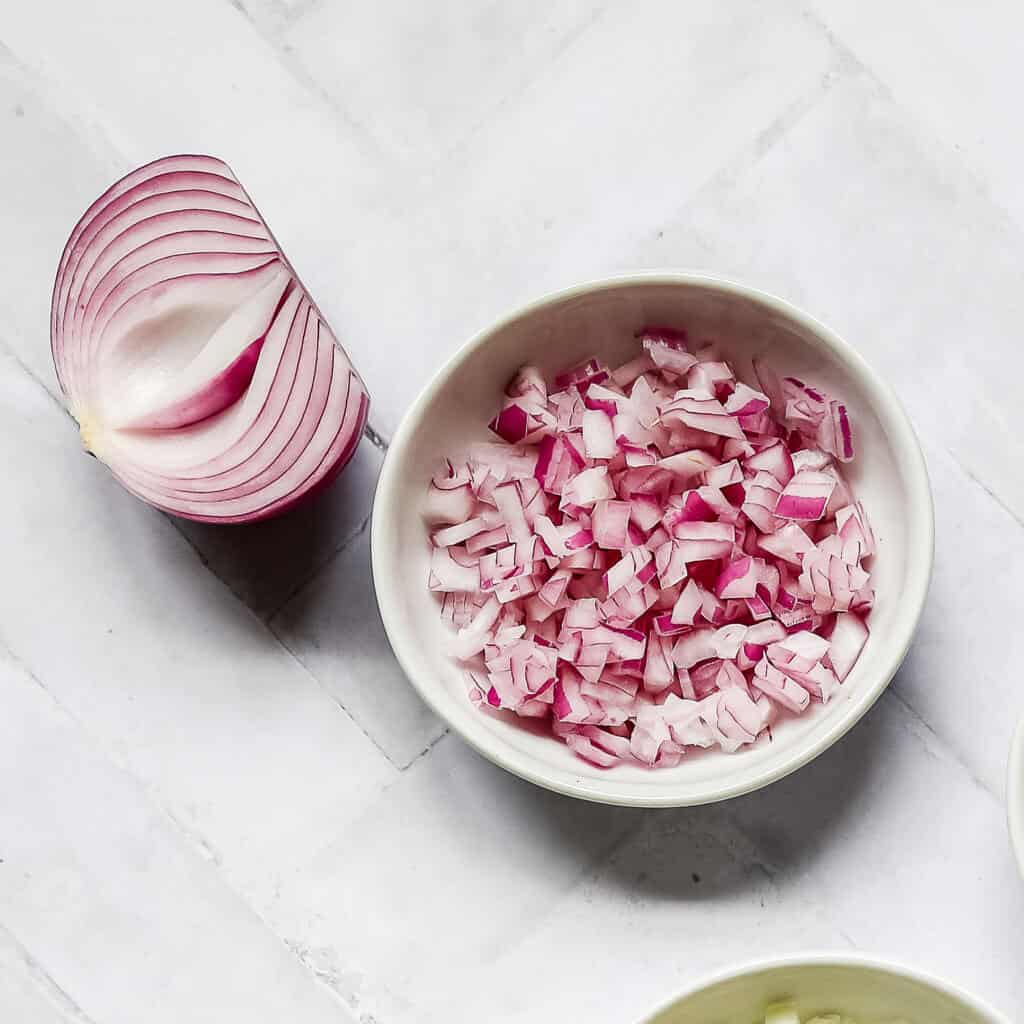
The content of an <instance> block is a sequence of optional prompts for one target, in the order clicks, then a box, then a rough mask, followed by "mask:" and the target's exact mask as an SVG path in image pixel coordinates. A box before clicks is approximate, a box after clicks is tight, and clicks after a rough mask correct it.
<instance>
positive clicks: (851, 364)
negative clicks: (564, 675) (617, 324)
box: [371, 271, 934, 807]
mask: <svg viewBox="0 0 1024 1024" xmlns="http://www.w3.org/2000/svg"><path fill="white" fill-rule="evenodd" d="M652 284H653V285H665V286H672V285H691V286H698V287H700V286H706V287H708V288H710V289H712V290H716V291H719V292H722V293H725V294H727V295H733V296H735V297H737V298H742V299H746V300H751V301H754V302H756V303H759V304H761V305H763V306H765V307H766V308H767V309H769V310H771V311H774V312H775V313H778V314H780V315H781V316H782V317H783V318H785V319H788V320H790V321H792V322H794V323H795V324H797V325H799V326H801V327H802V328H803V329H804V330H805V331H807V332H808V333H810V334H813V335H814V336H815V338H816V340H817V341H820V342H821V343H822V344H823V345H824V346H825V347H826V348H827V349H830V350H831V353H832V355H833V356H835V357H836V358H837V359H838V360H839V361H840V362H841V363H842V364H843V365H844V368H845V369H847V370H849V371H850V372H851V373H852V374H853V375H854V376H855V377H857V378H859V381H860V383H861V384H862V385H863V386H864V387H865V389H867V390H870V391H871V392H872V393H873V395H874V396H875V400H876V401H877V402H878V404H879V405H880V406H881V407H882V408H883V409H884V410H885V412H886V415H887V417H888V418H889V420H890V421H891V422H892V423H894V424H897V425H898V427H899V430H900V432H901V438H900V440H901V446H900V448H899V450H898V451H897V452H896V457H897V461H898V464H899V469H900V472H901V474H902V475H903V479H904V483H905V487H906V489H907V491H908V493H910V494H913V495H914V496H915V501H916V503H917V515H916V518H915V520H914V525H915V527H916V528H917V532H916V533H915V534H914V535H913V536H912V537H910V538H909V541H908V546H907V555H906V557H907V585H906V592H905V595H904V597H905V599H904V601H903V602H902V604H901V607H900V611H899V613H898V619H897V622H896V624H895V626H894V628H893V629H892V630H890V636H891V654H890V656H889V658H888V665H887V668H886V670H885V671H884V672H882V673H881V674H880V675H879V677H878V678H877V679H876V680H875V681H874V682H873V685H872V686H870V687H866V688H864V690H863V692H861V693H860V694H859V695H858V697H857V699H856V700H855V701H853V700H852V699H851V704H850V706H849V709H848V713H847V714H846V715H845V717H842V718H840V719H839V720H838V721H836V722H834V723H832V724H831V726H830V727H829V728H823V729H822V730H821V731H820V732H819V733H818V734H816V735H815V737H814V738H813V741H811V742H808V743H807V744H806V746H805V747H803V748H802V749H801V750H800V751H799V752H797V753H796V754H795V755H794V756H793V757H791V758H790V760H789V761H787V762H786V763H785V764H783V765H780V766H778V767H775V768H773V769H772V770H770V771H768V772H765V773H763V774H762V775H760V776H758V777H757V778H751V779H746V780H743V781H739V782H736V783H734V784H731V785H724V786H721V787H720V788H718V789H717V790H715V791H713V792H705V793H700V794H697V795H696V796H694V795H692V794H687V793H679V792H675V793H664V792H655V791H652V792H650V793H641V794H636V793H631V794H629V795H628V796H626V795H621V794H609V793H606V792H604V791H603V787H602V786H601V785H600V784H595V783H593V782H591V781H588V780H586V779H584V778H582V777H579V778H576V777H572V776H571V773H567V772H566V773H561V775H560V776H559V777H553V773H551V772H548V771H546V770H544V771H538V770H536V769H535V767H534V766H533V765H532V764H531V763H530V762H529V759H528V758H525V757H524V756H522V755H520V753H519V752H518V751H515V750H511V751H509V750H506V749H504V748H503V745H502V743H501V742H500V741H498V740H496V739H495V738H494V737H493V736H492V735H491V734H489V733H487V732H486V731H483V730H473V731H472V733H470V732H467V731H466V728H463V727H461V726H460V723H459V721H458V718H459V717H461V716H460V715H459V714H458V712H457V711H456V710H455V709H454V708H453V707H452V706H451V705H450V704H449V703H448V702H447V701H446V700H444V699H442V698H443V695H442V694H439V693H436V692H434V690H432V689H431V687H430V686H429V685H425V683H424V680H423V679H422V678H421V668H420V667H419V666H418V664H417V652H416V649H415V645H414V644H412V643H411V641H410V640H409V639H408V638H407V637H406V636H405V635H404V634H403V629H402V625H401V623H400V622H399V619H398V615H397V611H396V600H395V595H394V592H393V591H394V588H395V587H396V586H397V585H398V584H397V582H396V581H397V580H398V579H399V578H400V567H399V566H398V565H396V564H395V562H394V560H393V559H392V557H391V552H390V550H389V546H388V539H387V538H386V537H385V536H384V533H383V527H382V519H383V514H382V510H384V509H386V508H388V507H389V506H390V505H392V504H394V502H395V501H396V496H395V495H396V490H397V488H398V486H399V483H400V481H399V478H398V463H399V454H400V453H401V451H402V450H403V448H404V447H405V446H406V445H407V444H408V443H409V440H410V438H411V436H412V435H413V432H414V430H415V429H416V426H417V424H418V422H419V420H420V418H421V417H422V415H423V413H424V411H425V410H426V409H427V407H428V406H429V405H430V403H431V402H432V400H433V399H434V397H435V395H436V394H437V392H438V391H439V390H440V389H441V388H442V387H443V386H444V385H445V384H446V382H447V381H448V379H449V377H450V376H451V375H452V374H453V373H454V372H455V371H456V370H457V369H458V368H459V366H460V365H461V363H462V362H463V361H464V360H465V359H466V358H467V356H468V355H470V354H471V353H473V352H475V351H476V350H477V349H478V348H480V347H481V346H483V345H485V344H486V342H487V340H488V338H490V337H491V336H492V335H494V334H496V333H497V332H499V331H500V330H502V329H503V328H505V327H507V326H509V325H510V324H513V323H515V322H516V321H517V320H519V319H521V318H523V317H526V316H529V315H531V314H533V313H536V312H538V311H541V310H543V309H545V308H546V307H548V306H552V305H555V304H558V303H563V302H566V301H567V300H570V299H573V298H576V297H580V296H584V295H587V294H590V293H593V292H600V291H605V290H614V289H617V288H621V287H628V286H632V285H652ZM933 550H934V512H933V506H932V497H931V489H930V485H929V482H928V475H927V469H926V467H925V461H924V456H923V454H922V452H921V449H920V444H919V442H918V440H917V437H916V434H915V432H914V429H913V426H912V425H911V423H910V421H909V419H908V418H907V416H906V414H905V412H904V410H903V408H902V406H901V405H900V402H899V400H898V399H897V398H896V396H895V394H894V392H893V391H892V389H891V388H890V387H889V385H888V384H887V383H886V382H885V381H884V380H883V379H881V378H880V377H878V376H876V375H875V373H874V372H873V371H872V370H871V369H870V368H869V367H868V365H867V363H866V362H865V361H864V359H863V358H862V357H861V356H860V354H859V353H858V352H857V351H856V350H855V349H853V348H852V347H851V346H850V345H849V344H848V343H846V342H845V341H843V340H842V339H841V338H840V337H839V336H838V335H836V334H835V333H834V332H833V331H832V330H830V329H829V328H828V327H826V326H825V325H823V324H821V323H820V322H819V321H817V320H815V319H814V318H813V317H811V316H809V315H808V314H806V313H804V312H803V311H801V310H799V309H798V308H796V307H795V306H792V305H791V304H790V303H788V302H786V301H785V300H783V299H780V298H778V297H776V296H774V295H771V294H769V293H767V292H763V291H760V290H759V289H755V288H751V287H748V286H746V285H742V284H739V283H737V282H734V281H730V280H728V279H725V278H721V277H717V276H715V275H711V274H705V273H699V272H690V271H645V272H642V273H636V274H624V275H618V276H613V277H606V278H600V279H597V280H593V281H587V282H584V283H582V284H579V285H575V286H573V287H570V288H566V289H562V290H559V291H555V292H551V293H549V294H546V295H544V296H542V297H540V298H538V299H536V300H534V301H533V302H530V303H528V304H526V305H524V306H521V307H519V308H516V309H515V310H513V311H512V312H510V313H508V314H506V315H505V316H503V317H501V318H500V319H499V320H497V321H496V322H495V323H493V324H491V325H489V326H488V327H486V328H485V329H483V330H481V331H479V332H478V333H477V334H475V335H474V336H473V337H472V338H471V339H470V340H469V341H468V342H466V343H465V344H464V345H462V346H461V347H460V348H459V349H458V350H457V351H456V352H455V353H454V354H453V355H452V356H451V357H450V358H449V359H448V360H447V361H446V362H445V363H444V365H443V366H442V367H441V368H440V369H439V370H438V372H437V373H436V374H435V375H434V377H433V378H432V379H431V380H430V381H429V382H428V383H427V385H426V386H425V387H424V388H423V390H422V391H421V392H420V394H419V395H418V397H417V398H416V400H415V401H414V402H413V404H412V405H411V407H410V408H409V410H408V411H407V413H406V415H405V416H404V417H403V420H402V422H401V424H400V425H399V428H398V430H397V431H396V433H395V436H394V438H393V440H392V442H391V445H390V446H389V451H388V454H387V456H386V458H385V461H384V466H383V468H382V471H381V474H380V479H379V481H378V486H377V493H376V499H375V507H374V516H373V523H372V527H371V551H372V560H373V572H374V582H375V585H376V587H377V600H378V604H379V607H380V612H381V617H382V620H383V622H384V627H385V630H386V632H387V635H388V638H389V640H390V642H391V645H392V648H393V650H394V653H395V655H396V657H397V659H398V661H399V663H400V665H401V666H402V669H403V670H404V672H405V674H406V676H407V677H408V678H409V680H410V681H411V682H412V684H413V686H414V687H415V688H416V690H417V691H418V692H419V694H420V696H421V697H422V698H423V700H424V701H425V702H426V703H427V704H428V705H429V706H430V707H431V708H432V709H433V710H434V711H435V712H436V713H437V714H438V715H439V716H440V717H441V718H443V719H445V720H446V721H447V722H448V723H449V724H451V725H452V726H453V727H454V728H455V730H456V731H457V732H459V733H460V735H461V737H462V738H463V739H464V740H465V741H466V742H467V743H469V744H470V746H472V747H473V748H474V749H476V750H477V751H478V752H479V753H480V754H482V755H483V756H485V757H487V758H488V759H489V760H491V761H492V762H494V763H495V764H498V765H499V766H501V767H503V768H505V769H506V770H508V771H510V772H512V773H514V774H516V775H518V776H520V777H521V778H524V779H527V780H528V781H530V782H533V783H535V784H537V785H540V786H543V787H545V788H548V789H551V790H553V791H555V792H559V793H563V794H566V795H569V796H574V797H578V798H581V799H586V800H594V801H598V802H604V803H619V804H627V805H633V806H648V807H659V806H686V805H692V804H699V803H708V802H713V801H717V800H723V799H728V798H731V797H735V796H740V795H742V794H744V793H748V792H751V791H754V790H756V789H759V788H761V787H763V786H765V785H768V784H769V783H771V782H774V781H777V780H779V779H781V778H783V777H785V776H786V775H789V774H790V773H791V772H793V771H795V770H797V769H798V768H800V767H802V766H803V765H805V764H807V763H808V762H809V761H811V760H813V759H814V758H815V757H817V756H818V755H819V754H820V753H822V752H823V751H824V750H826V749H827V748H828V747H830V746H831V745H832V744H834V743H835V742H836V741H838V740H839V739H840V738H841V737H842V736H843V735H845V734H846V733H847V732H848V731H849V730H850V729H851V728H852V727H853V726H854V725H855V724H856V723H857V722H858V721H859V720H860V719H861V718H862V717H863V715H864V714H865V713H866V712H867V711H868V710H869V709H870V708H871V706H872V705H873V704H874V703H875V701H876V700H877V699H878V697H879V696H880V695H881V694H882V692H883V691H884V690H885V687H886V686H887V685H888V684H889V682H890V680H891V679H892V677H893V675H895V673H896V671H897V669H898V668H899V666H900V664H901V663H902V661H903V659H904V657H905V655H906V653H907V650H908V649H909V646H910V643H911V640H912V638H913V633H914V630H915V628H916V625H917V622H918V619H919V617H920V613H921V610H922V608H923V606H924V601H925V597H926V595H927V591H928V585H929V581H930V577H931V569H932V558H933ZM466 704H467V707H468V701H467V702H466ZM470 710H472V711H473V714H474V715H476V714H479V712H477V711H476V710H474V709H470ZM453 718H454V719H456V720H453ZM461 724H462V725H465V726H467V728H469V729H472V727H471V726H469V725H468V723H467V720H466V719H465V718H464V717H463V718H462V723H461Z"/></svg>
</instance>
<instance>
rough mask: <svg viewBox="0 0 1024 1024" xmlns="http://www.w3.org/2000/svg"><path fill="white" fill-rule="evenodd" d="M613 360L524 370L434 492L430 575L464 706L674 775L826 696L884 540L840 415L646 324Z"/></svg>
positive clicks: (846, 663)
mask: <svg viewBox="0 0 1024 1024" xmlns="http://www.w3.org/2000/svg"><path fill="white" fill-rule="evenodd" d="M638 337H640V338H641V345H642V348H643V352H642V354H640V355H638V356H637V357H636V358H634V359H632V360H631V361H630V362H628V363H626V364H624V365H623V366H621V367H618V368H607V367H605V366H604V365H602V364H601V363H600V362H599V361H598V360H596V359H590V360H587V361H585V362H583V363H581V364H579V365H578V366H576V367H573V368H572V369H570V370H568V371H566V372H565V373H564V374H561V375H559V376H558V377H556V378H555V381H554V384H553V386H552V387H551V388H549V387H548V384H547V382H546V381H545V379H544V377H543V376H542V375H541V374H540V372H539V371H538V370H537V369H536V368H534V367H523V368H522V370H520V371H519V373H518V374H517V375H516V376H515V377H514V378H513V380H512V381H511V382H510V383H509V385H508V388H507V389H506V395H505V398H504V400H503V403H502V406H501V408H500V409H499V410H498V412H497V414H496V416H495V419H494V420H493V421H492V424H491V426H492V429H493V430H494V431H495V433H496V434H497V435H498V436H499V438H500V439H501V442H500V443H483V444H479V443H478V444H474V445H472V446H471V447H470V450H469V453H468V457H467V459H466V460H465V462H447V463H446V464H445V466H444V468H443V469H442V471H441V472H440V473H439V474H438V475H437V476H436V477H435V478H434V480H433V481H432V483H431V484H430V487H429V493H428V494H427V499H426V503H425V519H426V522H427V523H428V524H429V528H430V538H431V542H432V545H433V551H432V554H431V571H430V579H429V585H430V588H431V589H432V590H434V591H436V592H437V593H439V594H440V595H441V598H440V600H441V613H442V617H443V618H444V620H445V621H446V622H450V623H451V624H452V627H453V628H454V629H456V631H457V632H456V633H455V636H454V637H453V640H452V650H453V655H454V656H455V657H456V658H458V659H460V660H461V661H462V662H463V663H464V665H465V667H466V672H467V678H468V685H469V692H470V697H471V699H472V700H473V701H474V702H475V703H477V704H479V705H481V706H486V707H489V708H491V709H493V710H496V711H501V712H505V713H513V714H516V715H518V716H521V717H525V718H532V719H536V720H538V721H545V722H547V723H548V726H549V727H550V729H551V732H552V734H553V735H554V736H556V737H557V738H559V739H561V740H562V741H563V742H565V743H566V745H567V746H568V747H569V749H571V750H572V751H573V752H574V753H575V754H576V755H577V756H578V757H580V758H582V759H583V760H585V761H587V762H589V763H590V764H592V765H596V766H598V767H601V768H611V767H614V766H615V765H616V764H619V763H622V762H630V763H634V764H641V765H647V766H651V767H656V768H666V767H672V766H674V765H677V764H678V763H679V762H680V760H681V759H682V758H683V757H685V756H686V754H687V752H688V751H689V750H690V749H692V748H699V747H709V746H716V745H717V746H718V747H720V748H721V749H722V750H724V751H734V750H738V749H740V748H741V747H744V746H748V745H750V744H752V743H754V742H756V741H757V739H758V737H759V736H761V735H763V734H764V733H765V732H766V731H767V729H768V728H769V726H770V725H771V724H772V722H773V721H774V719H775V717H776V716H777V715H778V714H779V713H782V714H787V715H799V714H803V713H805V712H806V711H807V709H808V708H809V707H810V705H811V704H812V703H816V702H820V703H824V702H827V701H828V700H830V699H831V698H832V697H833V696H834V694H835V693H836V692H837V690H838V688H839V687H840V686H841V685H842V683H843V680H845V679H846V678H847V676H848V675H849V673H850V671H851V669H852V666H853V664H854V662H855V661H856V659H857V657H858V656H859V654H860V652H861V650H862V649H863V646H864V644H865V643H866V641H867V636H868V632H867V625H866V624H865V621H864V616H865V615H866V614H867V612H868V610H869V609H870V607H871V604H872V603H873V592H872V589H871V584H870V576H869V573H868V571H867V569H866V568H865V564H864V563H865V561H866V560H868V559H870V558H872V557H873V556H874V554H875V552H876V548H877V542H876V540H875V537H874V534H873V533H872V531H871V527H870V525H869V523H868V520H867V517H866V515H865V512H864V509H863V507H862V506H861V505H860V504H859V503H857V502H856V501H855V500H854V498H853V496H852V494H851V491H850V488H849V486H848V484H847V482H846V481H845V479H844V477H843V474H842V472H841V469H840V466H839V465H838V463H837V461H836V460H838V461H839V462H843V461H846V460H847V459H848V458H849V457H851V456H852V453H853V443H852V435H851V433H850V430H849V421H848V417H847V416H846V412H845V407H843V406H842V404H841V403H838V402H836V401H835V400H834V399H832V398H830V397H829V396H828V395H826V394H825V393H824V392H822V391H820V390H819V389H817V388H815V387H814V386H813V385H809V384H806V383H805V382H804V381H803V380H801V379H799V378H795V377H784V378H779V377H778V376H776V375H775V374H773V373H772V372H771V370H770V368H768V367H765V366H764V365H763V364H762V363H760V362H759V361H756V362H755V368H756V371H757V374H758V380H759V383H760V389H755V388H753V387H751V386H750V385H749V384H747V383H746V382H744V381H739V380H737V379H736V378H735V376H734V374H733V372H732V369H731V368H730V366H729V364H728V363H727V362H725V361H723V360H722V358H721V356H720V354H719V353H717V352H716V351H715V350H714V348H713V347H707V348H705V349H701V350H699V351H697V352H691V351H690V349H689V348H688V347H687V343H686V337H685V333H684V332H679V331H676V330H674V329H672V328H668V327H646V328H644V329H642V330H641V331H640V332H639V333H638Z"/></svg>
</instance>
